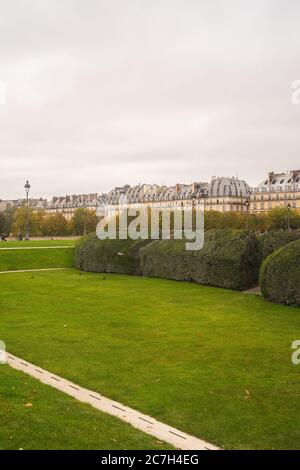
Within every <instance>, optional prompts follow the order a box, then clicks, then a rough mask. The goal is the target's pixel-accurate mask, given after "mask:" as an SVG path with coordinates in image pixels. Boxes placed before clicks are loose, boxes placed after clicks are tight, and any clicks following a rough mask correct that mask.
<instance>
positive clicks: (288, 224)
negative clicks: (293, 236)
mask: <svg viewBox="0 0 300 470" xmlns="http://www.w3.org/2000/svg"><path fill="white" fill-rule="evenodd" d="M291 208H292V206H291V204H290V202H289V203H288V205H287V209H288V215H287V216H286V222H287V229H288V231H289V232H290V231H291V226H290V210H291Z"/></svg>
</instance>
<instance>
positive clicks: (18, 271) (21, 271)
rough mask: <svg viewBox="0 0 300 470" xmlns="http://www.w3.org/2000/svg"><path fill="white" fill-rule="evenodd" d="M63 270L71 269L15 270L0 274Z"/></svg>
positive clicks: (0, 272)
mask: <svg viewBox="0 0 300 470" xmlns="http://www.w3.org/2000/svg"><path fill="white" fill-rule="evenodd" d="M63 269H71V268H37V269H16V270H15V271H0V274H16V273H37V272H41V271H62V270H63Z"/></svg>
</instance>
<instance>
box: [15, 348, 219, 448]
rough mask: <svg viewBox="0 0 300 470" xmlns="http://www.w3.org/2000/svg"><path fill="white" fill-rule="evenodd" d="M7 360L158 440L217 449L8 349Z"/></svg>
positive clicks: (41, 380)
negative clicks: (45, 368) (47, 369)
mask: <svg viewBox="0 0 300 470" xmlns="http://www.w3.org/2000/svg"><path fill="white" fill-rule="evenodd" d="M7 362H8V364H9V366H11V367H13V368H14V369H17V370H20V371H22V372H25V373H26V374H28V375H30V376H32V377H34V378H35V379H38V380H39V381H40V382H42V383H44V384H46V385H50V386H51V387H53V388H56V389H57V390H60V391H61V392H64V393H66V394H67V395H70V396H71V397H73V398H75V399H77V400H79V401H81V402H83V403H88V404H89V405H91V406H93V407H94V408H96V409H97V410H100V411H102V412H104V413H107V414H109V415H112V416H115V417H117V418H119V419H121V420H122V421H124V422H126V423H129V424H131V425H132V426H133V427H134V428H136V429H139V430H140V431H143V432H144V433H146V434H149V435H151V436H154V437H156V438H157V439H159V440H162V441H164V442H167V443H169V444H171V445H173V446H174V447H176V448H177V449H181V450H220V449H219V448H218V447H216V446H214V445H212V444H209V443H208V442H205V441H203V440H202V439H198V438H196V437H193V436H190V435H189V434H186V433H183V432H181V431H179V430H178V429H175V428H173V427H171V426H168V425H167V424H164V423H161V422H159V421H157V420H156V419H154V418H152V417H151V416H147V415H144V414H142V413H139V412H138V411H135V410H133V409H132V408H128V407H127V406H124V405H123V404H122V403H118V402H116V401H113V400H110V399H109V398H105V397H104V396H102V395H100V394H99V393H97V392H93V391H91V390H87V389H85V388H82V387H80V386H79V385H76V384H74V383H72V382H69V381H68V380H66V379H63V378H62V377H59V376H58V375H55V374H52V373H51V372H48V371H46V370H44V369H41V368H40V367H38V366H35V365H34V364H31V363H29V362H27V361H25V360H23V359H20V358H18V357H16V356H14V355H13V354H10V353H7Z"/></svg>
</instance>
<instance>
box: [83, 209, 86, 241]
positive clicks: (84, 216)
mask: <svg viewBox="0 0 300 470" xmlns="http://www.w3.org/2000/svg"><path fill="white" fill-rule="evenodd" d="M85 211H86V201H84V202H83V236H84V237H85V236H86V213H85Z"/></svg>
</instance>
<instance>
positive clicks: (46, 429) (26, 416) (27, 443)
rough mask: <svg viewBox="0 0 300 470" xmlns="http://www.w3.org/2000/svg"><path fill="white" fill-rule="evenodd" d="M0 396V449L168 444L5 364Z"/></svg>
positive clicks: (0, 375)
mask: <svg viewBox="0 0 300 470" xmlns="http://www.w3.org/2000/svg"><path fill="white" fill-rule="evenodd" d="M0 397H1V399H0V423H1V426H0V450H18V449H24V450H28V449H43V450H44V449H109V450H111V449H121V450H124V449H167V448H170V447H168V446H167V445H166V444H163V443H160V442H159V441H157V439H154V438H152V437H151V436H148V435H146V434H144V433H142V432H139V431H137V430H135V429H134V428H132V427H131V426H129V425H127V424H125V423H123V422H122V421H120V420H118V419H116V418H113V417H112V416H109V415H107V414H104V413H101V412H99V411H97V410H94V409H93V408H92V407H90V406H88V405H85V404H83V403H80V402H78V401H76V400H74V399H72V398H71V397H68V396H67V395H64V394H63V393H60V392H58V391H57V390H54V389H53V388H51V387H48V386H47V385H43V384H41V383H40V382H38V381H37V380H34V379H32V378H31V377H29V376H27V375H25V374H23V373H22V372H17V371H15V370H13V369H11V368H9V367H8V366H3V365H0ZM26 405H27V406H26ZM30 405H32V406H30Z"/></svg>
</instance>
